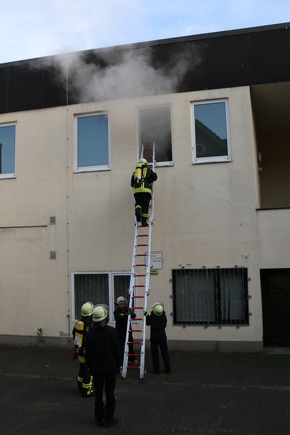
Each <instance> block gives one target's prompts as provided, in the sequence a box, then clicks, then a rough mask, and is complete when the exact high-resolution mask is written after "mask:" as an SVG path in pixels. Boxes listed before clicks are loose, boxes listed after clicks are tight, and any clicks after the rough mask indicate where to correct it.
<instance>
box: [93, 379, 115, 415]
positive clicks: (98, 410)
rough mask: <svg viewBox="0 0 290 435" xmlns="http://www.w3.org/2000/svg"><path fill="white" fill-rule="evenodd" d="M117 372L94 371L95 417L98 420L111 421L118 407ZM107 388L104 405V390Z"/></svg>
mask: <svg viewBox="0 0 290 435" xmlns="http://www.w3.org/2000/svg"><path fill="white" fill-rule="evenodd" d="M115 384H116V372H115V371H113V372H111V371H110V372H103V371H102V372H96V373H94V388H95V418H96V420H97V421H102V420H103V419H105V421H107V422H108V421H110V420H112V419H113V417H114V414H115V408H116V399H115ZM104 388H105V396H106V401H105V405H104V400H103V391H104Z"/></svg>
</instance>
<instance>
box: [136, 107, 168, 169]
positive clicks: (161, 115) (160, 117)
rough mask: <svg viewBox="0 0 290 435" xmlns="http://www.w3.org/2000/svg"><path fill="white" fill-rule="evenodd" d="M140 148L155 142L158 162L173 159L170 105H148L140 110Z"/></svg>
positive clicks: (150, 145)
mask: <svg viewBox="0 0 290 435" xmlns="http://www.w3.org/2000/svg"><path fill="white" fill-rule="evenodd" d="M139 135H140V149H141V146H142V145H143V147H144V148H147V147H150V148H151V147H152V145H153V144H154V143H155V160H156V162H157V163H162V162H171V161H172V144H171V115H170V107H169V106H163V107H148V108H146V109H140V110H139Z"/></svg>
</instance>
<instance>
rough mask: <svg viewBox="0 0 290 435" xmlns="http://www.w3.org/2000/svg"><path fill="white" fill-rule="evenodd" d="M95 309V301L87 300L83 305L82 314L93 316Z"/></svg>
mask: <svg viewBox="0 0 290 435" xmlns="http://www.w3.org/2000/svg"><path fill="white" fill-rule="evenodd" d="M93 309H94V305H93V303H92V302H86V303H85V304H83V305H82V308H81V315H82V316H83V317H88V316H91V315H92V314H93Z"/></svg>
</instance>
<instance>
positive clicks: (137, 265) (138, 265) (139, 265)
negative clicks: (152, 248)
mask: <svg viewBox="0 0 290 435" xmlns="http://www.w3.org/2000/svg"><path fill="white" fill-rule="evenodd" d="M135 266H136V267H141V266H147V264H146V263H145V264H143V263H141V264H135Z"/></svg>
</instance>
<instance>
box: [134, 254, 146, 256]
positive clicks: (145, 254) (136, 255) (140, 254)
mask: <svg viewBox="0 0 290 435" xmlns="http://www.w3.org/2000/svg"><path fill="white" fill-rule="evenodd" d="M135 257H147V254H136V255H135Z"/></svg>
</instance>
